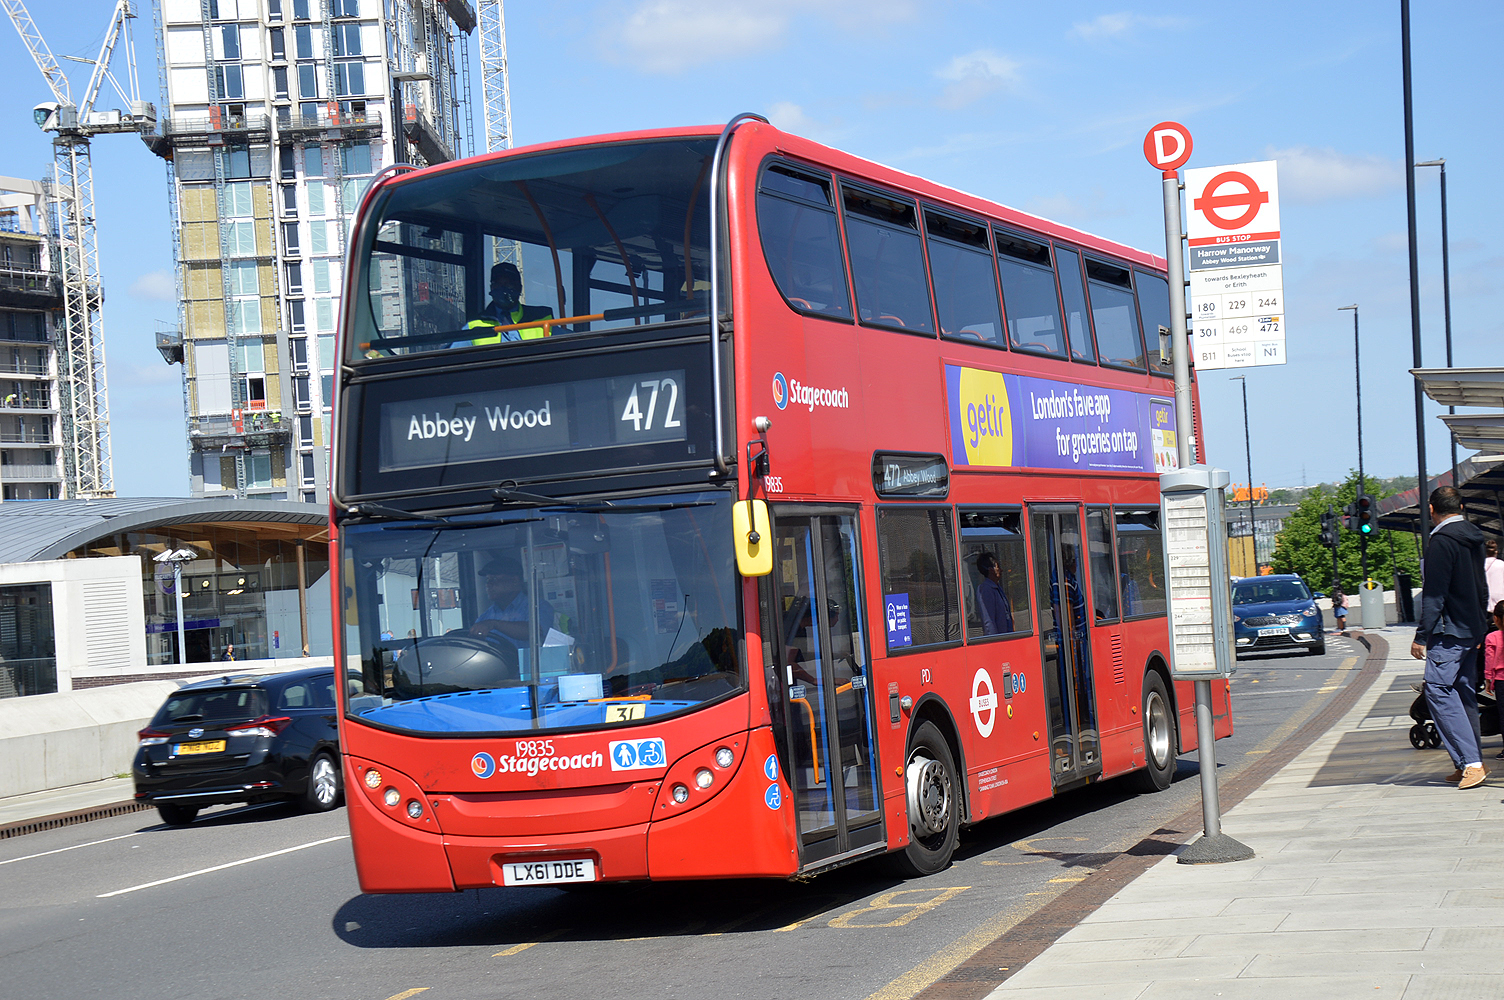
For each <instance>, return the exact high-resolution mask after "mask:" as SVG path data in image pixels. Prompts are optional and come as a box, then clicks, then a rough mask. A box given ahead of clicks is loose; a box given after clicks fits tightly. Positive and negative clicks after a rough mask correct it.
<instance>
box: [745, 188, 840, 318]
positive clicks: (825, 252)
mask: <svg viewBox="0 0 1504 1000" xmlns="http://www.w3.org/2000/svg"><path fill="white" fill-rule="evenodd" d="M757 228H758V232H759V234H760V235H761V237H762V252H763V256H764V257H765V258H766V259H767V262H768V270H769V271H770V272H771V273H772V275H773V281H774V282H775V283H776V284H777V285H778V290H779V291H780V292H782V293H783V297H784V298H785V299H786V300H788V303H789V305H791V306H793V307H794V308H795V309H798V310H799V311H800V312H811V313H820V314H823V315H826V316H832V317H836V318H839V319H845V320H850V319H851V295H850V292H849V291H848V290H847V287H846V265H845V263H844V262H843V261H842V260H841V231H840V227H839V226H838V225H837V224H836V213H835V208H834V206H833V205H832V204H831V197H830V178H829V177H819V176H815V175H813V174H807V173H804V172H801V171H796V170H794V169H792V168H790V167H785V166H783V165H781V164H773V165H771V166H769V167H768V168H767V169H766V170H765V171H763V175H762V186H761V189H760V190H759V192H758V195H757Z"/></svg>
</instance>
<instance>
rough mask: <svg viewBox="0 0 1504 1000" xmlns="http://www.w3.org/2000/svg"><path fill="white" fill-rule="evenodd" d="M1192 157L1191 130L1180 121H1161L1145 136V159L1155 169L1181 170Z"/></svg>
mask: <svg viewBox="0 0 1504 1000" xmlns="http://www.w3.org/2000/svg"><path fill="white" fill-rule="evenodd" d="M1190 158H1191V130H1190V129H1188V128H1186V127H1185V126H1184V125H1182V124H1180V123H1179V122H1160V123H1159V124H1158V125H1155V126H1154V127H1153V128H1151V129H1150V130H1149V133H1148V134H1147V135H1145V136H1144V159H1146V160H1148V161H1149V166H1151V167H1153V168H1154V169H1155V170H1164V171H1170V170H1179V169H1180V168H1181V167H1183V166H1185V162H1186V161H1187V160H1189V159H1190Z"/></svg>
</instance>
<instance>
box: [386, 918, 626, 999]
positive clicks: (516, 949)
mask: <svg viewBox="0 0 1504 1000" xmlns="http://www.w3.org/2000/svg"><path fill="white" fill-rule="evenodd" d="M568 933H569V928H568V927H563V928H560V929H559V930H556V931H549V932H548V933H547V934H539V935H538V940H536V941H524V942H523V943H522V944H514V945H512V947H510V948H508V949H507V950H506V951H498V952H497V953H496V954H494V955H492V956H491V957H492V958H509V957H511V956H512V955H517V954H520V953H522V952H524V951H527V950H528V949H529V948H531V947H533V946H534V945H539V944H542V943H543V942H545V941H552V940H553V939H554V938H557V937H559V936H560V935H563V934H568ZM637 940H639V941H640V940H643V939H642V938H638V939H637ZM426 988H427V987H425V989H426ZM402 995H403V996H411V994H409V993H404V994H402ZM392 1000H398V998H397V997H392Z"/></svg>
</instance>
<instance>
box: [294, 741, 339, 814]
mask: <svg viewBox="0 0 1504 1000" xmlns="http://www.w3.org/2000/svg"><path fill="white" fill-rule="evenodd" d="M339 798H340V776H339V765H338V764H336V763H335V762H334V760H333V758H331V757H330V756H329V755H328V754H326V753H321V754H318V755H317V756H315V757H314V758H313V762H312V763H311V764H309V765H308V791H307V792H306V793H304V795H303V805H304V808H306V809H307V810H308V811H309V812H328V811H329V810H330V809H333V808H334V807H335V806H337V805H339Z"/></svg>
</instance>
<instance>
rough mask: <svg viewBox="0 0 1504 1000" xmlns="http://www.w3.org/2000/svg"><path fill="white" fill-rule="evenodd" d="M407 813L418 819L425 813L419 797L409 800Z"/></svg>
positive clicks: (410, 816)
mask: <svg viewBox="0 0 1504 1000" xmlns="http://www.w3.org/2000/svg"><path fill="white" fill-rule="evenodd" d="M407 815H408V817H409V818H411V819H417V818H419V817H420V816H422V815H423V803H421V802H419V801H418V800H417V799H408V800H407Z"/></svg>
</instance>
